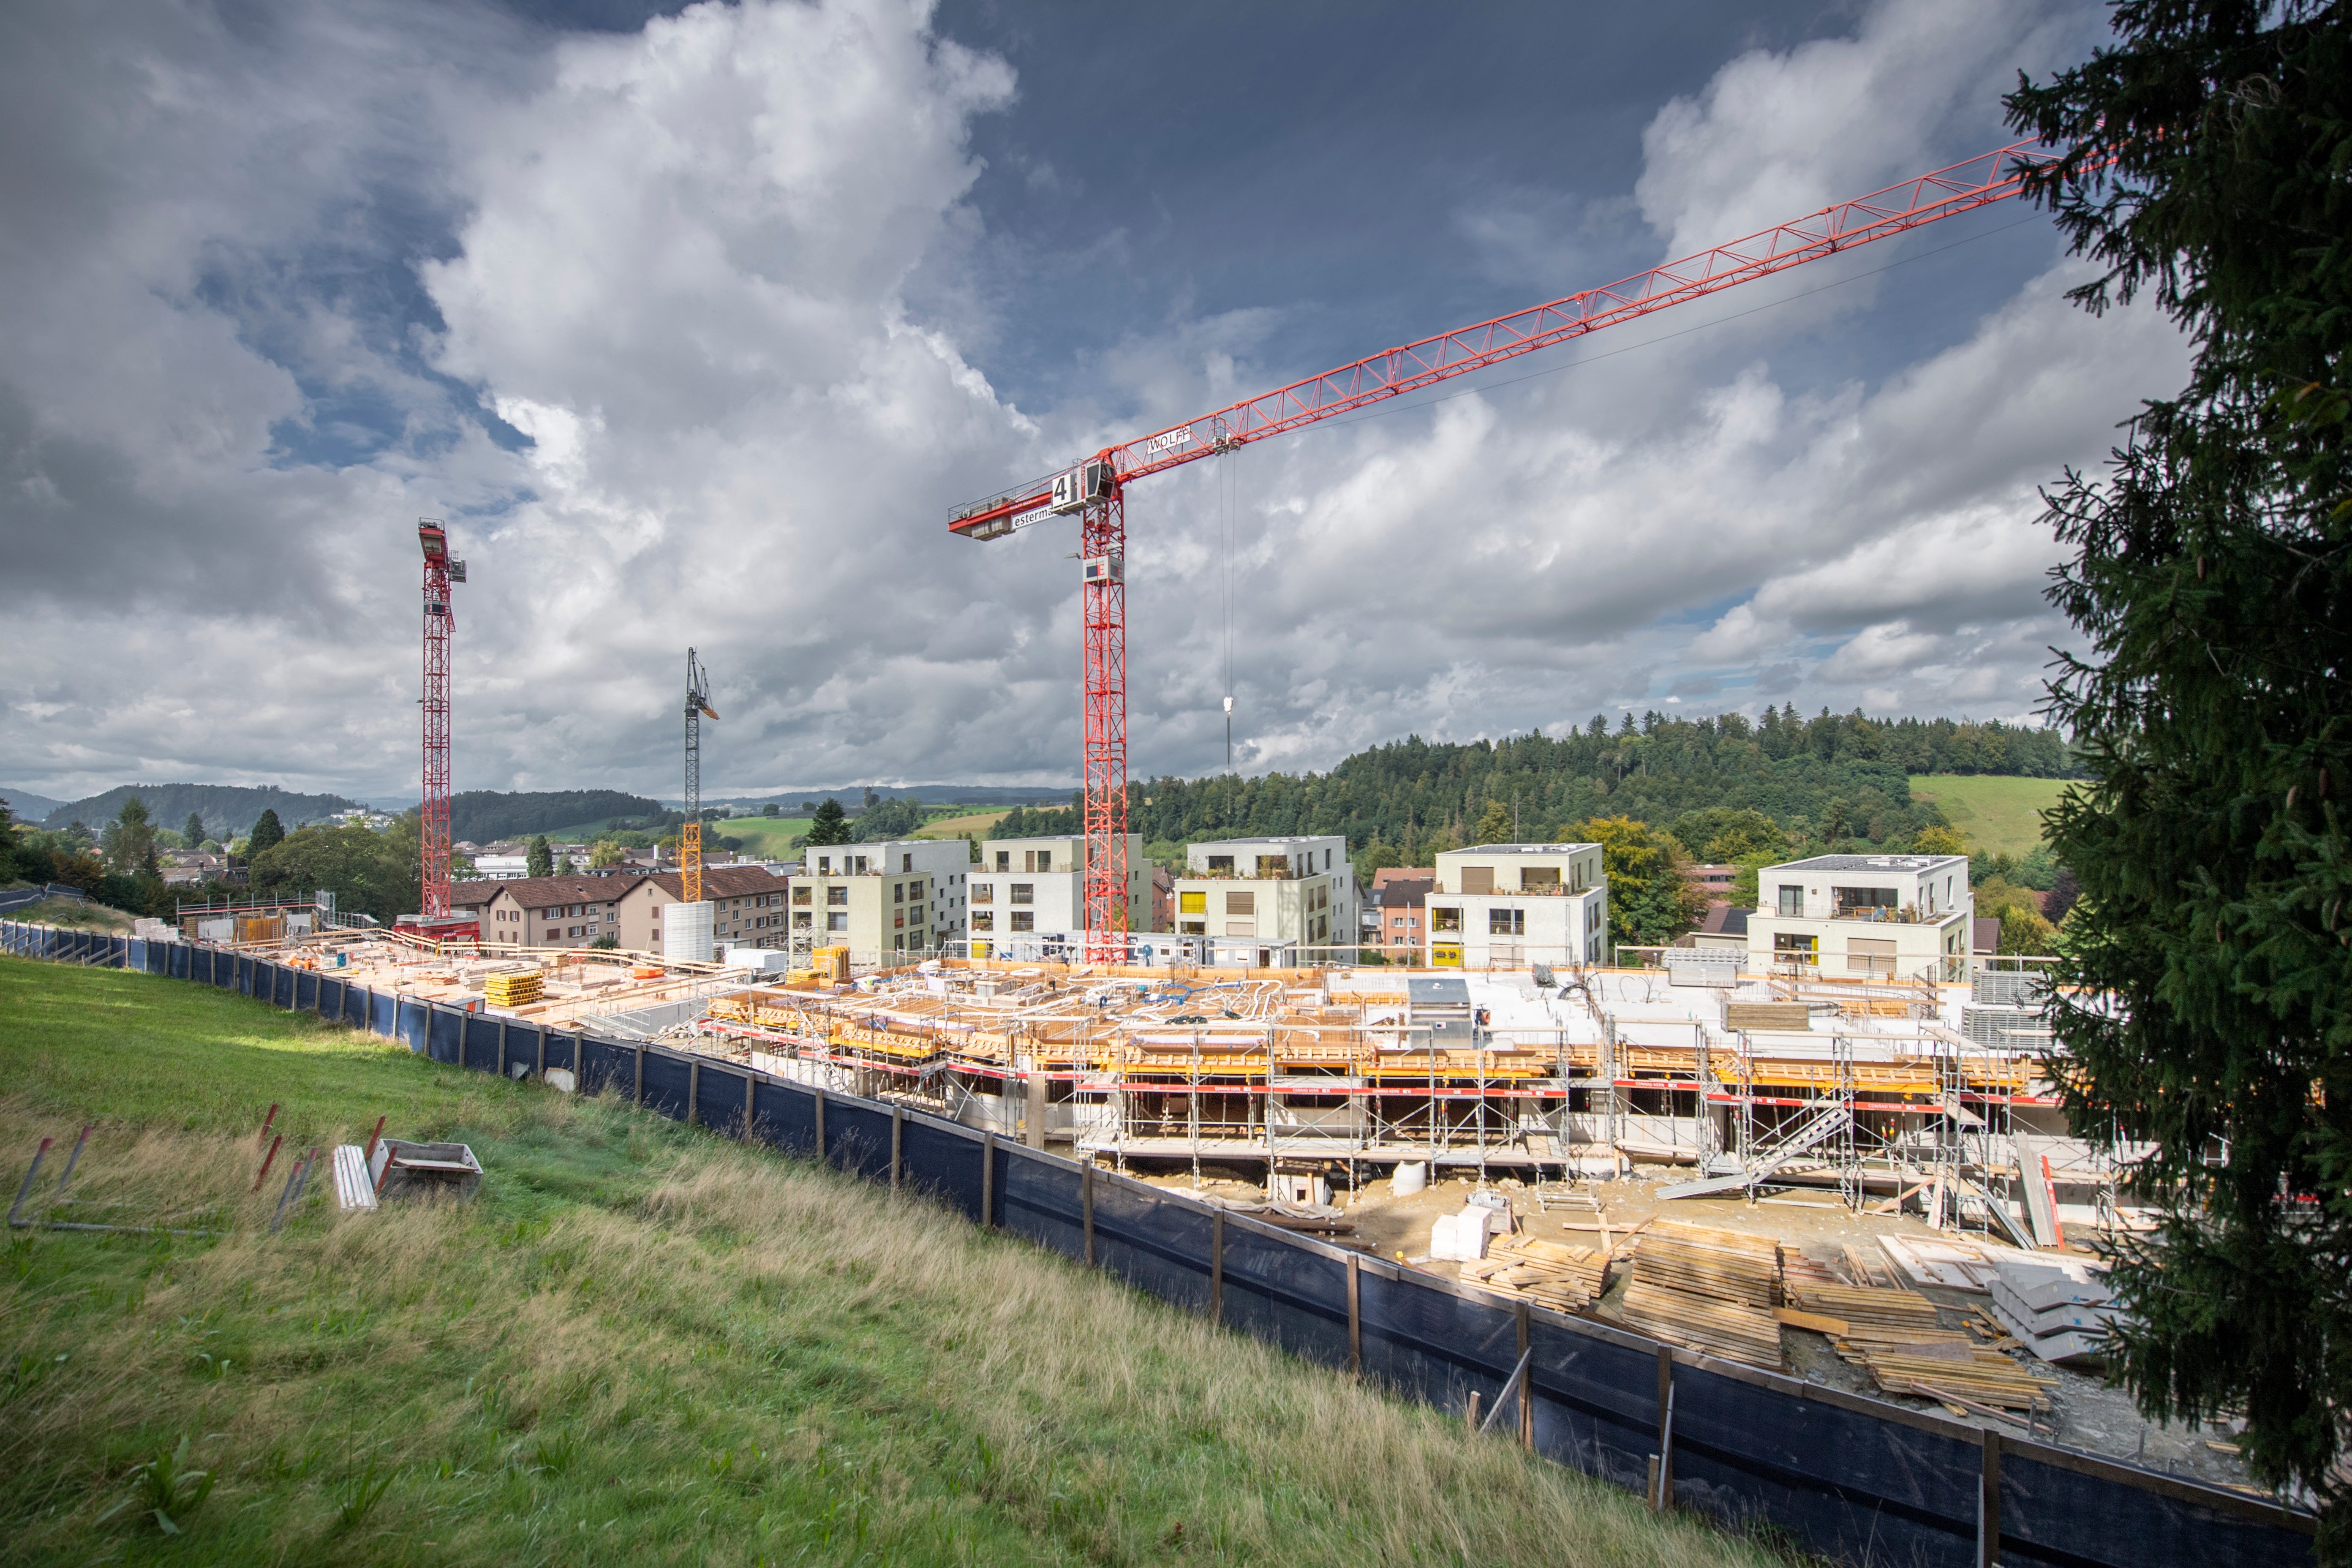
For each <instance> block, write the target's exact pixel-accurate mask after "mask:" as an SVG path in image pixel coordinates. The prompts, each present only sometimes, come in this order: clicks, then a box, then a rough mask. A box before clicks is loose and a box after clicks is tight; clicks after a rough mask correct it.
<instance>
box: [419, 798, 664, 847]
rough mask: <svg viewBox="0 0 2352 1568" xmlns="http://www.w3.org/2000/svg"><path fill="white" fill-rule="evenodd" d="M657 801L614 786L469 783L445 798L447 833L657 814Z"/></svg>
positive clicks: (485, 840)
mask: <svg viewBox="0 0 2352 1568" xmlns="http://www.w3.org/2000/svg"><path fill="white" fill-rule="evenodd" d="M664 810H665V808H664V806H663V805H662V804H661V802H659V801H657V800H651V799H648V798H647V797H646V796H645V795H627V794H624V793H623V792H622V791H620V790H616V789H547V790H516V791H514V792H513V793H512V794H508V795H501V794H500V793H499V791H497V790H494V789H469V790H467V791H465V792H464V793H463V794H461V795H452V796H451V797H450V799H449V836H450V837H452V838H460V839H464V840H466V841H467V842H468V843H472V844H489V843H492V842H495V841H496V840H498V839H501V838H520V837H525V836H526V835H529V834H533V833H546V832H549V831H550V830H551V829H554V828H558V827H578V826H582V825H583V824H584V823H591V822H606V821H610V820H611V819H612V818H614V817H616V816H620V817H627V818H630V819H632V820H635V819H640V818H645V817H656V816H661V815H662V814H663V812H664Z"/></svg>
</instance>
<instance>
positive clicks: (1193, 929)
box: [1176, 921, 1209, 936]
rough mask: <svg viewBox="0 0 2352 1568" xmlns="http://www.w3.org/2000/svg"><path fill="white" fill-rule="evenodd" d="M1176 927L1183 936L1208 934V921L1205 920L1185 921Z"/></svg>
mask: <svg viewBox="0 0 2352 1568" xmlns="http://www.w3.org/2000/svg"><path fill="white" fill-rule="evenodd" d="M1176 929H1177V931H1179V932H1180V933H1181V934H1182V935H1185V936H1206V935H1208V934H1209V922H1208V921H1184V922H1183V923H1182V924H1181V925H1179V926H1178V927H1177V928H1176Z"/></svg>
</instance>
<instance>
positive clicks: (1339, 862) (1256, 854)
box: [1173, 834, 1362, 963]
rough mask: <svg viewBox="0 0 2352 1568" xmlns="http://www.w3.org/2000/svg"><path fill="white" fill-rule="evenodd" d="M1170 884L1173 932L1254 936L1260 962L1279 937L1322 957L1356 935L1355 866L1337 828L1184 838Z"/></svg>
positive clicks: (1308, 957) (1307, 957)
mask: <svg viewBox="0 0 2352 1568" xmlns="http://www.w3.org/2000/svg"><path fill="white" fill-rule="evenodd" d="M1173 890H1174V892H1175V895H1176V932H1177V934H1178V935H1180V936H1207V937H1213V938H1223V939H1228V941H1230V942H1239V943H1243V944H1248V943H1251V942H1255V943H1256V944H1258V945H1259V946H1261V947H1263V948H1264V949H1265V951H1266V954H1267V956H1266V957H1265V958H1264V959H1261V960H1259V962H1260V963H1272V962H1273V953H1274V950H1275V949H1276V948H1278V947H1283V946H1290V947H1294V948H1295V949H1296V950H1297V956H1298V958H1299V959H1302V960H1304V961H1306V962H1309V963H1315V962H1320V963H1330V962H1333V961H1334V960H1335V959H1336V958H1337V957H1338V955H1339V953H1340V952H1342V951H1344V952H1349V953H1350V954H1352V953H1353V952H1354V951H1355V949H1356V946H1357V944H1358V942H1360V940H1361V936H1362V932H1361V930H1360V923H1359V918H1358V915H1357V909H1356V876H1355V871H1354V868H1352V867H1350V866H1349V864H1348V841H1347V839H1345V838H1344V837H1339V835H1337V834H1331V835H1318V836H1315V837H1275V838H1228V839H1221V840H1218V841H1216V842H1214V843H1207V844H1194V845H1191V846H1189V847H1187V848H1186V849H1185V851H1184V874H1183V875H1182V876H1181V877H1178V878H1176V879H1175V888H1174V889H1173ZM1221 945H1222V944H1221Z"/></svg>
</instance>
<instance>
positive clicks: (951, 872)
mask: <svg viewBox="0 0 2352 1568" xmlns="http://www.w3.org/2000/svg"><path fill="white" fill-rule="evenodd" d="M970 869H971V847H970V846H969V845H967V844H966V843H965V841H964V840H962V839H961V838H950V839H936V838H902V839H893V840H890V841H889V842H887V843H881V844H835V845H828V846H823V847H818V846H811V847H810V848H809V850H808V852H807V858H805V859H804V860H803V862H802V864H801V870H800V873H799V874H798V875H797V876H795V877H793V879H792V911H791V912H792V924H791V925H790V927H789V928H788V932H789V938H790V941H789V946H790V949H791V951H793V952H810V951H811V950H813V949H814V948H819V947H838V946H845V947H847V948H848V949H849V957H850V962H852V963H899V962H905V961H906V959H907V956H908V955H909V954H922V953H928V952H937V951H939V950H940V949H943V948H945V947H946V946H947V944H948V943H949V942H961V939H962V937H963V934H964V910H965V904H964V895H965V888H964V878H965V875H966V873H967V872H968V871H969V870H970Z"/></svg>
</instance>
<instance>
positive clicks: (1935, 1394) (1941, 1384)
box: [1837, 1341, 2050, 1413]
mask: <svg viewBox="0 0 2352 1568" xmlns="http://www.w3.org/2000/svg"><path fill="white" fill-rule="evenodd" d="M1837 1348H1838V1353H1839V1354H1840V1355H1841V1356H1843V1357H1844V1358H1845V1359H1846V1360H1847V1361H1849V1362H1853V1363H1859V1364H1860V1365H1861V1366H1863V1367H1864V1369H1866V1370H1867V1371H1868V1372H1869V1373H1870V1375H1871V1379H1872V1381H1873V1382H1874V1383H1876V1384H1878V1386H1879V1387H1881V1388H1883V1389H1885V1391H1886V1392H1887V1393H1889V1394H1917V1395H1919V1396H1920V1397H1921V1398H1925V1399H1937V1400H1942V1401H1943V1402H1944V1403H1946V1404H1948V1405H1956V1406H1958V1407H1959V1408H1961V1409H1967V1408H1969V1407H1970V1406H1978V1407H1990V1408H1991V1409H1995V1410H2023V1411H2026V1412H2028V1413H2033V1412H2038V1411H2042V1410H2046V1409H2048V1408H2049V1406H2050V1394H2049V1389H2050V1384H2045V1383H2043V1382H2042V1380H2041V1379H2040V1378H2037V1377H2035V1376H2034V1375H2033V1374H2032V1373H2030V1372H2028V1371H2026V1370H2025V1369H2024V1368H2023V1367H2021V1366H2020V1365H2018V1364H2017V1363H2015V1362H2013V1361H2011V1360H2010V1359H2009V1357H2007V1356H2005V1355H2003V1354H2001V1353H2000V1352H1999V1351H1990V1350H1985V1349H1983V1348H1982V1347H1980V1346H1976V1345H1946V1344H1920V1345H1888V1344H1860V1343H1855V1342H1850V1341H1849V1342H1841V1343H1839V1344H1838V1347H1837Z"/></svg>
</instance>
